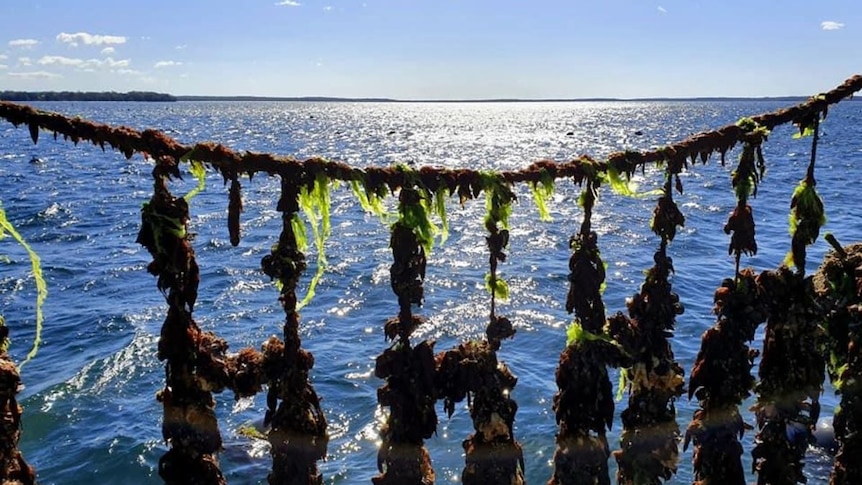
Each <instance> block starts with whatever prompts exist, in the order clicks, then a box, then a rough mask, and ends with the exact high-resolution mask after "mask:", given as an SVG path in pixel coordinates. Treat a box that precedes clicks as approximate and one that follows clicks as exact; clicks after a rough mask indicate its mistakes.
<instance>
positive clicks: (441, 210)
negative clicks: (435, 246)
mask: <svg viewBox="0 0 862 485" xmlns="http://www.w3.org/2000/svg"><path fill="white" fill-rule="evenodd" d="M446 197H447V195H446V187H443V186H440V187H438V188H437V191H435V192H434V213H435V214H437V217H439V218H440V244H441V245H442V244H444V243H446V240H447V239H449V219H448V218H447V217H446Z"/></svg>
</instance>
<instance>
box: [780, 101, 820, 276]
mask: <svg viewBox="0 0 862 485" xmlns="http://www.w3.org/2000/svg"><path fill="white" fill-rule="evenodd" d="M819 126H820V119H819V118H818V117H815V118H814V121H813V122H812V128H813V130H814V133H813V137H812V139H811V161H810V162H809V164H808V170H807V172H806V175H805V178H804V179H802V180H801V181H799V185H797V186H796V189H794V191H793V196H792V198H791V200H790V216H789V218H788V220H789V223H790V236H791V244H790V248H791V249H790V252H788V253H787V256H786V257H785V259H784V264H786V265H788V266H796V267H797V268H798V270H799V272H801V273H805V248H806V246H809V245H811V244H814V241H816V240H817V237H818V236H819V235H820V228H821V227H822V226H823V225H824V224H826V215H825V211H824V210H823V200H822V199H821V198H820V195H818V194H817V189H816V186H817V181H816V180H815V179H814V163H815V161H816V158H817V141H818V139H819V135H820V134H819V132H818V129H819Z"/></svg>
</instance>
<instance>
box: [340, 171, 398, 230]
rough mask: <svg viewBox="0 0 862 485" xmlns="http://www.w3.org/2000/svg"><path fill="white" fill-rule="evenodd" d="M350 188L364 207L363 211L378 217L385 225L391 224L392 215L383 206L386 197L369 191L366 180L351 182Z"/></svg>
mask: <svg viewBox="0 0 862 485" xmlns="http://www.w3.org/2000/svg"><path fill="white" fill-rule="evenodd" d="M350 188H351V189H352V190H353V195H355V196H356V200H357V201H359V205H360V206H361V207H362V210H364V211H365V212H369V213H371V214H374V215H376V216H377V217H378V218H379V219H380V221H381V222H383V223H388V222H389V217H390V214H389V213H388V212H387V211H386V208H385V207H384V206H383V199H384V197H385V195H380V194H377V193H375V192H374V191H373V190H371V189H369V188H368V185H367V183H366V182H365V179H364V178H363V180H361V181H360V180H355V179H354V180H351V181H350Z"/></svg>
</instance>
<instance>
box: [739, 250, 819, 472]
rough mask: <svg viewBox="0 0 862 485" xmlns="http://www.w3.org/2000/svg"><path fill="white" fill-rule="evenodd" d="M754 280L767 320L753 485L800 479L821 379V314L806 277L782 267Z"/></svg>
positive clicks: (815, 413) (757, 414)
mask: <svg viewBox="0 0 862 485" xmlns="http://www.w3.org/2000/svg"><path fill="white" fill-rule="evenodd" d="M757 281H758V285H759V286H760V287H761V291H762V293H763V295H764V297H765V300H766V304H767V306H768V313H769V319H768V320H767V323H766V336H765V338H764V342H763V357H762V358H761V360H760V371H759V376H760V382H759V383H758V384H757V386H756V387H755V390H756V391H757V403H756V404H755V405H754V407H753V409H754V412H755V416H756V417H757V426H758V433H757V436H756V437H755V446H754V450H753V451H752V453H751V454H752V457H753V459H754V461H753V467H754V470H755V471H756V472H757V474H758V482H757V483H758V485H767V484H769V485H781V484H787V485H792V484H794V483H797V482H798V483H804V482H805V476H804V474H803V473H802V467H803V459H804V458H805V450H806V449H808V444H809V443H810V442H812V441H813V437H812V432H813V430H814V425H815V424H816V423H817V419H818V417H819V415H820V402H819V396H820V393H821V392H822V384H823V379H824V366H825V362H824V360H823V356H822V354H821V352H820V342H821V341H822V337H821V335H820V330H819V323H820V321H821V318H822V315H820V312H819V311H818V309H817V307H816V306H815V305H814V303H813V301H812V297H811V278H804V277H803V275H802V274H801V273H796V272H793V271H791V270H790V269H788V268H787V267H786V266H782V267H780V268H778V269H777V270H775V271H764V272H763V273H761V274H760V276H758V278H757Z"/></svg>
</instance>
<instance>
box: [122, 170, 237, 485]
mask: <svg viewBox="0 0 862 485" xmlns="http://www.w3.org/2000/svg"><path fill="white" fill-rule="evenodd" d="M171 176H173V177H179V171H178V169H177V163H176V160H175V159H173V158H171V157H161V158H159V159H158V160H157V163H156V167H155V168H154V169H153V179H154V181H155V183H154V192H153V196H152V198H150V200H149V202H147V203H145V204H144V205H143V208H142V209H141V230H140V232H139V233H138V238H137V241H138V243H139V244H141V245H142V246H144V247H145V248H147V250H148V251H149V252H150V254H151V255H152V257H153V261H152V262H151V263H150V264H149V266H147V271H148V272H149V273H151V274H153V275H155V276H157V277H158V281H157V285H158V288H159V290H161V291H162V293H163V294H164V295H165V298H166V300H167V303H168V314H167V317H166V319H165V322H164V324H163V325H162V331H161V337H160V339H159V346H158V355H159V359H160V360H165V361H166V365H165V380H166V386H165V388H164V389H163V390H161V391H159V393H158V395H157V398H158V400H159V401H160V402H161V403H162V405H163V406H164V422H163V424H162V434H163V435H164V438H165V440H166V441H167V442H168V443H169V444H170V450H168V452H167V453H166V454H165V455H163V456H162V457H161V459H160V460H159V475H160V476H161V477H162V479H163V480H164V481H165V483H167V484H169V485H174V484H176V485H180V484H202V485H204V484H207V485H211V484H223V483H225V479H224V476H222V473H221V471H220V470H219V466H218V460H217V458H216V453H217V452H218V451H219V450H220V449H221V445H222V441H221V434H220V433H219V430H218V422H217V421H216V416H215V402H214V400H213V398H212V391H220V390H222V389H224V387H225V386H226V385H227V381H228V380H229V375H228V373H227V370H226V368H225V364H224V361H223V359H222V358H221V357H223V356H224V352H225V351H226V350H227V344H226V343H225V342H224V341H223V340H221V339H218V338H217V337H215V336H214V335H213V334H212V333H209V332H202V331H201V330H200V328H199V327H198V326H197V324H196V323H195V321H194V319H193V318H192V311H193V310H194V305H195V300H196V299H197V290H198V283H199V281H200V272H199V270H198V265H197V263H196V262H195V257H194V250H193V249H192V247H191V243H190V238H189V234H188V222H189V206H188V202H187V200H186V199H185V198H182V197H174V196H173V195H171V193H170V191H169V190H168V188H167V180H168V178H169V177H171Z"/></svg>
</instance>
